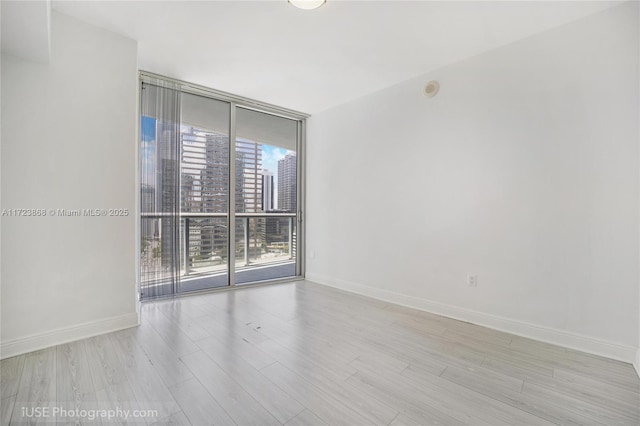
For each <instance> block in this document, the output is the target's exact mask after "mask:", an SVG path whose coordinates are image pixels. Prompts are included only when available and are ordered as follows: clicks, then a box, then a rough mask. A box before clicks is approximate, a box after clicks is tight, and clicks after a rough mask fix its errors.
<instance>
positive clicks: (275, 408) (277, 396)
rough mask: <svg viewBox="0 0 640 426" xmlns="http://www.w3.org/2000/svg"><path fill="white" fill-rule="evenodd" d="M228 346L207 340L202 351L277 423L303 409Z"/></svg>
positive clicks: (213, 340) (286, 420)
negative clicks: (276, 420)
mask: <svg viewBox="0 0 640 426" xmlns="http://www.w3.org/2000/svg"><path fill="white" fill-rule="evenodd" d="M227 348H228V345H225V344H224V343H222V342H220V341H218V340H215V339H210V340H208V345H207V346H206V350H203V352H205V353H206V354H207V355H208V356H209V357H210V358H211V359H213V360H214V361H215V363H216V364H218V366H219V367H220V368H222V370H224V372H225V373H226V374H227V375H229V377H231V378H232V379H233V380H235V381H236V383H238V384H239V385H240V386H242V388H243V389H244V390H245V391H247V393H248V394H249V395H251V396H252V397H253V398H254V399H255V400H256V401H258V402H259V403H260V404H261V405H262V406H263V407H264V408H266V409H267V411H269V413H271V415H273V417H275V418H276V419H278V421H279V422H280V423H286V422H288V421H289V420H291V419H292V418H294V417H295V416H297V415H298V414H300V412H302V411H303V410H304V407H303V406H302V405H300V404H299V403H298V402H297V401H296V400H295V399H293V398H292V397H291V396H289V395H288V394H287V393H285V392H284V391H283V390H282V389H280V388H279V387H278V386H276V385H274V384H273V383H272V382H271V381H269V380H268V379H267V378H266V377H264V376H263V375H262V373H260V372H259V371H258V370H256V369H255V368H253V367H252V366H251V365H250V364H249V363H247V362H246V361H244V360H243V359H242V358H240V357H238V356H236V354H235V353H234V352H232V351H228V350H227Z"/></svg>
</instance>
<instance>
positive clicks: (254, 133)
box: [140, 73, 305, 299]
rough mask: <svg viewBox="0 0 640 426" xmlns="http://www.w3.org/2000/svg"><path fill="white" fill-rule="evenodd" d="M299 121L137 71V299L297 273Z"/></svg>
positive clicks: (299, 250)
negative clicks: (138, 189) (138, 142)
mask: <svg viewBox="0 0 640 426" xmlns="http://www.w3.org/2000/svg"><path fill="white" fill-rule="evenodd" d="M304 119H305V116H304V115H302V114H299V113H296V112H294V111H288V110H284V109H282V108H277V107H273V106H268V105H261V104H259V103H256V102H254V101H249V100H244V99H242V98H238V97H233V96H230V95H227V94H221V93H218V92H214V91H212V90H208V89H204V88H200V87H196V86H193V85H189V84H186V83H182V82H176V81H173V80H170V79H165V78H162V77H159V76H155V75H151V74H146V73H143V74H142V75H141V132H140V133H141V139H140V171H141V175H140V182H141V186H140V197H141V199H140V206H141V217H140V221H141V222H140V282H141V288H140V292H141V298H143V299H148V298H155V297H161V296H169V295H173V294H177V293H182V292H188V291H196V290H204V289H210V288H216V287H224V286H234V285H241V284H252V283H260V282H266V281H270V280H280V279H287V278H294V277H300V276H302V269H303V268H302V260H303V259H302V257H301V254H302V253H303V251H302V245H303V241H304V239H303V238H304V235H303V227H302V222H301V220H302V213H301V212H302V206H301V201H302V200H303V196H302V194H303V193H302V189H303V188H302V186H303V185H302V183H303V182H302V179H301V177H302V176H303V170H302V169H301V164H302V163H303V162H302V155H301V154H302V149H303V145H302V139H303V137H302V136H303V133H304ZM230 188H231V189H230ZM230 206H234V207H233V208H230Z"/></svg>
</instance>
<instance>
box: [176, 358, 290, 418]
mask: <svg viewBox="0 0 640 426" xmlns="http://www.w3.org/2000/svg"><path fill="white" fill-rule="evenodd" d="M182 360H183V362H184V363H185V364H186V365H187V367H189V369H190V370H191V372H192V373H194V375H195V376H196V377H197V378H198V380H199V381H200V383H202V385H203V386H204V387H205V388H206V389H207V390H208V391H209V393H210V394H211V395H212V396H213V397H214V398H215V400H216V401H218V403H219V404H220V405H221V406H222V408H223V409H224V410H225V411H226V412H227V413H228V414H229V416H230V417H231V418H232V419H233V421H234V422H235V423H237V424H238V425H279V424H281V423H280V422H279V421H278V420H277V419H276V418H275V417H273V416H272V415H271V414H270V413H269V412H268V411H267V410H266V409H265V408H264V407H263V406H262V405H260V403H259V402H258V401H256V400H255V399H254V398H253V397H252V396H251V395H249V394H248V393H247V391H245V390H244V389H243V388H242V387H241V386H240V385H239V384H238V383H236V382H235V381H234V380H233V379H232V378H231V377H229V375H228V374H227V373H225V372H224V370H222V369H221V368H220V367H219V366H218V365H217V364H216V363H215V362H214V361H213V360H212V359H211V358H209V357H208V356H207V355H206V354H205V353H204V352H202V351H199V352H195V353H193V354H190V355H186V356H184V357H183V358H182Z"/></svg>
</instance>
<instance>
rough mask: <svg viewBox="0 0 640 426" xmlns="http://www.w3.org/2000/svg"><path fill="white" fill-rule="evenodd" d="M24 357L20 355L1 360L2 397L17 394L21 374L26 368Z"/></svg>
mask: <svg viewBox="0 0 640 426" xmlns="http://www.w3.org/2000/svg"><path fill="white" fill-rule="evenodd" d="M24 357H25V356H24V355H18V356H14V357H11V358H7V359H3V360H2V361H0V383H2V386H0V394H1V397H2V399H5V398H7V397H10V396H16V395H17V393H18V385H19V384H20V376H21V375H22V369H23V368H24Z"/></svg>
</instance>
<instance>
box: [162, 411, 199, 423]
mask: <svg viewBox="0 0 640 426" xmlns="http://www.w3.org/2000/svg"><path fill="white" fill-rule="evenodd" d="M200 424H205V423H191V422H189V419H187V416H185V415H184V413H183V412H182V411H181V412H179V413H174V414H172V415H170V416H169V417H165V418H164V419H161V420H159V421H157V422H155V423H152V424H151V426H189V425H194V426H198V425H200ZM207 424H209V423H207Z"/></svg>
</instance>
